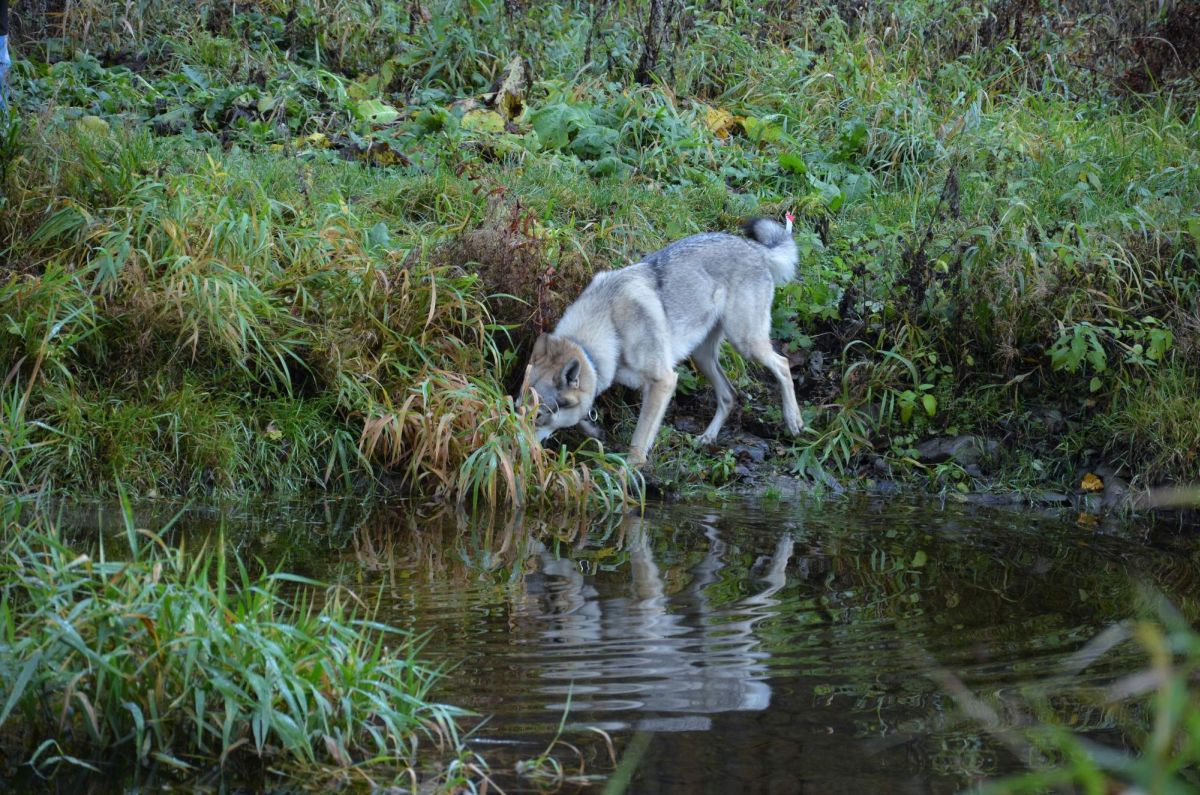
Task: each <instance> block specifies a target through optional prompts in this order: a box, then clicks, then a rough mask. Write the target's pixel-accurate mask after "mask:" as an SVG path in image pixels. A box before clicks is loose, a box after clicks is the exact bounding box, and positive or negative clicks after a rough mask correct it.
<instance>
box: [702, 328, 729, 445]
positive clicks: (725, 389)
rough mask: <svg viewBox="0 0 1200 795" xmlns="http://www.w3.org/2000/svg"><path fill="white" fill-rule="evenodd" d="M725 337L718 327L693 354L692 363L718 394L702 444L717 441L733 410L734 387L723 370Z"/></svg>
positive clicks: (709, 333) (703, 434)
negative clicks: (722, 343) (722, 349)
mask: <svg viewBox="0 0 1200 795" xmlns="http://www.w3.org/2000/svg"><path fill="white" fill-rule="evenodd" d="M724 336H725V333H724V331H722V329H721V327H720V326H717V327H716V328H714V329H713V330H712V331H710V332H708V336H707V337H705V338H704V342H701V343H700V347H698V348H696V350H695V351H693V352H692V361H693V362H695V363H696V366H697V367H699V368H700V372H701V373H703V374H704V377H705V378H707V379H708V382H709V383H710V384H712V385H713V391H714V392H716V393H717V411H716V413H715V414H713V418H712V422H710V423H709V424H708V428H706V429H705V431H704V433H702V434H700V437H699V441H700V444H712V443H713V442H715V441H716V440H717V434H719V433H720V432H721V426H723V425H724V424H725V418H726V417H728V416H729V412H730V411H731V410H732V409H733V404H734V397H735V393H734V391H733V385H732V384H730V383H729V379H728V378H727V377H726V376H725V372H724V371H723V370H721V358H720V357H721V340H722V339H723V338H724Z"/></svg>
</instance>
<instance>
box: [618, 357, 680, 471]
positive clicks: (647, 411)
mask: <svg viewBox="0 0 1200 795" xmlns="http://www.w3.org/2000/svg"><path fill="white" fill-rule="evenodd" d="M677 380H679V376H677V375H675V371H674V370H667V371H666V373H664V374H663V375H662V376H660V377H658V378H655V379H647V380H646V385H645V386H644V387H642V413H641V414H640V415H638V422H637V427H636V428H635V429H634V431H633V439H632V440H630V442H629V463H631V464H633V465H634V466H641V465H642V464H644V463H646V459H647V458H648V457H649V455H650V448H651V447H652V446H653V445H654V437H655V436H657V435H658V426H659V425H662V419H663V415H664V414H666V413H667V404H668V403H670V402H671V395H673V394H675V382H676V381H677Z"/></svg>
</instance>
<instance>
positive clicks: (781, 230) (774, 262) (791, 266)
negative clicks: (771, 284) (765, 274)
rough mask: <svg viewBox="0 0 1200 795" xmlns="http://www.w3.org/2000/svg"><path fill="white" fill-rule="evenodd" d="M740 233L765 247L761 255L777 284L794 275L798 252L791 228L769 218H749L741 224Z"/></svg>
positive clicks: (786, 280) (790, 278)
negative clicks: (764, 258)
mask: <svg viewBox="0 0 1200 795" xmlns="http://www.w3.org/2000/svg"><path fill="white" fill-rule="evenodd" d="M789 220H790V219H789ZM788 226H789V227H790V226H791V224H790V223H789V224H788ZM742 234H744V235H745V236H746V238H747V239H748V240H750V241H751V242H752V243H757V244H758V245H760V246H762V247H763V248H764V249H765V251H763V256H765V257H766V260H767V265H768V266H770V268H771V275H772V276H774V277H775V284H776V285H777V286H778V285H782V284H786V283H787V282H790V281H791V280H792V278H793V277H795V275H796V263H797V262H799V261H800V253H799V252H798V251H797V250H796V241H795V240H793V239H792V232H791V229H789V228H787V227H784V226H782V225H780V224H777V223H775V222H774V221H772V220H771V219H770V218H751V219H750V220H749V221H747V222H746V223H744V224H743V225H742Z"/></svg>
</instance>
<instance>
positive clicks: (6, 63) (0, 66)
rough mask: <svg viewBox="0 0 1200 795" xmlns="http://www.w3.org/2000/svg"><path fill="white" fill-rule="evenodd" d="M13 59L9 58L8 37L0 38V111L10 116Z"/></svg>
mask: <svg viewBox="0 0 1200 795" xmlns="http://www.w3.org/2000/svg"><path fill="white" fill-rule="evenodd" d="M11 66H12V59H11V58H10V57H9V56H8V36H0V111H2V112H3V113H4V114H5V115H7V114H8V70H9V68H10V67H11Z"/></svg>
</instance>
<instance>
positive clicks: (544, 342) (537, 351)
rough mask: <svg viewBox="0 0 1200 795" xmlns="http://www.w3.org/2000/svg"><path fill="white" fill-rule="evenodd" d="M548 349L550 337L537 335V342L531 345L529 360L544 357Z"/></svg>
mask: <svg viewBox="0 0 1200 795" xmlns="http://www.w3.org/2000/svg"><path fill="white" fill-rule="evenodd" d="M549 347H550V335H549V334H539V335H538V338H537V340H536V341H535V342H534V343H533V353H531V354H530V358H533V359H536V358H538V357H539V356H545V355H546V349H547V348H549Z"/></svg>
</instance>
